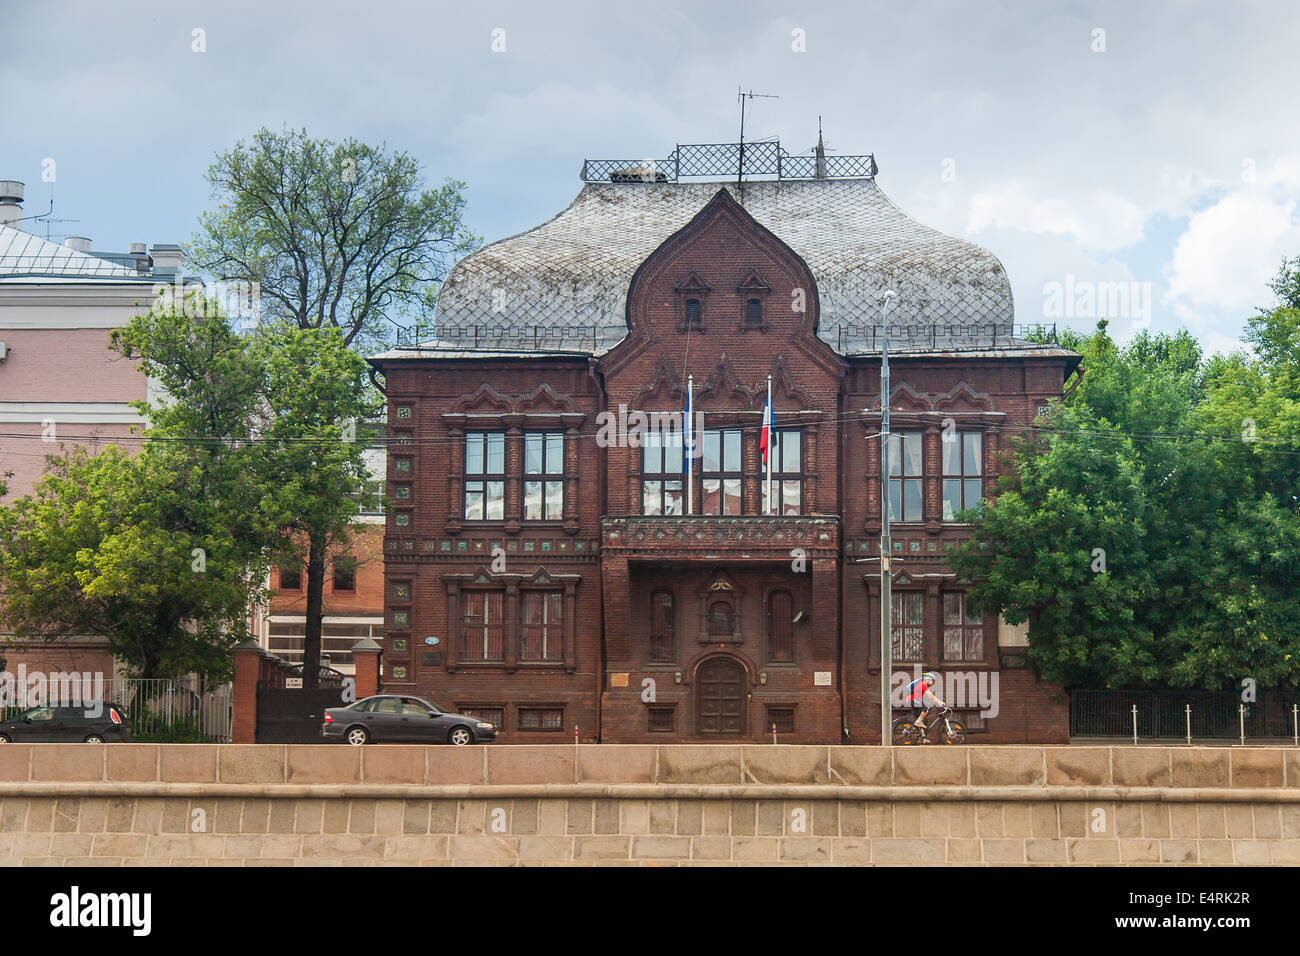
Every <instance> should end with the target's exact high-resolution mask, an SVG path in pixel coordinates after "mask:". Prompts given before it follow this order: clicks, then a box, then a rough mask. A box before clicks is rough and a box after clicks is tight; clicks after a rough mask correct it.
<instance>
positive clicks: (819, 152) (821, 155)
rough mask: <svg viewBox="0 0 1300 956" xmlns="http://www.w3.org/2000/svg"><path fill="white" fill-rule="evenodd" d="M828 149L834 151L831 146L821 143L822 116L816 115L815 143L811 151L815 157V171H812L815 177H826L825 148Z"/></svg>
mask: <svg viewBox="0 0 1300 956" xmlns="http://www.w3.org/2000/svg"><path fill="white" fill-rule="evenodd" d="M828 149H830V150H831V151H832V152H834V150H833V149H832V147H830V146H826V145H823V143H822V118H821V117H820V116H818V117H817V145H816V146H815V147H814V148H813V153H814V155H815V156H816V157H817V168H816V171H815V172H814V173H813V175H814V177H815V178H817V179H825V178H826V150H828Z"/></svg>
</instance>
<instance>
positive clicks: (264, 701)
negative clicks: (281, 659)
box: [257, 664, 355, 744]
mask: <svg viewBox="0 0 1300 956" xmlns="http://www.w3.org/2000/svg"><path fill="white" fill-rule="evenodd" d="M302 674H303V669H302V665H301V664H300V665H298V666H297V667H291V668H286V669H285V670H283V671H281V672H279V673H277V674H276V676H275V677H274V678H273V679H271V680H264V681H258V683H257V742H258V743H259V744H318V743H321V742H322V738H321V735H320V726H321V721H322V720H323V719H324V716H325V708H327V707H343V706H345V705H346V704H349V703H351V700H349V699H346V698H345V692H346V693H347V696H348V697H351V691H352V690H353V688H354V686H355V685H354V684H353V683H352V681H351V680H350V679H349V678H348V677H346V676H345V675H344V674H343V673H342V672H340V671H336V670H334V669H333V668H332V667H324V666H322V667H321V669H320V676H319V677H318V678H317V686H316V689H315V690H305V689H304V688H303V687H301V686H289V685H290V684H291V683H297V684H299V685H300V684H301V681H302Z"/></svg>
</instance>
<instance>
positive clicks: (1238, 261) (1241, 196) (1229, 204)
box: [1169, 189, 1300, 323]
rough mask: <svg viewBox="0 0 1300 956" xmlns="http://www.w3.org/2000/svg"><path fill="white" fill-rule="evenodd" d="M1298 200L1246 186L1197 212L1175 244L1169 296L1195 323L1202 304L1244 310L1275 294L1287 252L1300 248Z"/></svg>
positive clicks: (1262, 303)
mask: <svg viewBox="0 0 1300 956" xmlns="http://www.w3.org/2000/svg"><path fill="white" fill-rule="evenodd" d="M1295 210H1296V200H1294V199H1286V198H1281V197H1273V196H1270V195H1268V194H1267V193H1264V192H1262V191H1256V190H1250V189H1242V190H1238V191H1235V192H1232V193H1229V194H1228V195H1226V196H1224V197H1223V198H1222V199H1220V200H1219V201H1218V202H1216V203H1215V204H1214V205H1213V206H1210V207H1209V208H1208V209H1204V210H1202V211H1200V212H1198V213H1195V214H1194V215H1193V216H1192V217H1191V219H1190V220H1189V221H1188V223H1187V229H1186V231H1184V232H1183V234H1182V236H1180V237H1179V239H1178V243H1177V245H1176V246H1175V247H1174V253H1173V258H1172V261H1171V265H1170V276H1169V297H1170V298H1171V299H1173V300H1175V302H1176V308H1177V309H1178V311H1179V313H1180V315H1182V316H1183V317H1184V318H1185V319H1186V320H1187V321H1188V322H1189V323H1198V312H1197V308H1198V307H1206V306H1208V307H1210V308H1214V309H1236V310H1241V309H1242V308H1243V307H1244V306H1247V305H1248V304H1251V303H1255V304H1259V305H1264V304H1266V303H1267V302H1268V300H1269V292H1268V282H1269V280H1270V279H1272V278H1273V276H1274V275H1275V274H1276V273H1277V268H1278V264H1279V263H1280V262H1281V260H1282V258H1283V257H1284V256H1295V255H1297V254H1300V226H1297V223H1296V219H1295Z"/></svg>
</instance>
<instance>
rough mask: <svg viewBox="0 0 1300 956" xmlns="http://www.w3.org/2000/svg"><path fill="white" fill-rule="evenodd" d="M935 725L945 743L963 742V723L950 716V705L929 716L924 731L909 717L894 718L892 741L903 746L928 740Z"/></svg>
mask: <svg viewBox="0 0 1300 956" xmlns="http://www.w3.org/2000/svg"><path fill="white" fill-rule="evenodd" d="M935 727H939V728H940V734H939V737H940V739H941V740H942V741H943V742H944V743H945V744H963V743H965V742H966V726H965V724H963V723H962V722H961V721H960V720H956V719H955V718H954V717H953V716H952V708H951V707H944V708H943V709H941V710H940V711H939V712H938V714H937V715H934V716H932V717H931V718H930V723H929V724H928V725H927V726H926V728H925V730H924V732H923V731H922V730H921V729H920V728H919V727H917V726H916V724H915V723H913V721H912V718H911V717H907V716H904V717H899V718H897V719H895V720H894V724H893V728H894V730H893V733H894V743H895V744H898V745H900V746H904V747H907V746H911V745H913V744H922V743H926V742H928V740H929V737H930V731H932V730H933V729H934V728H935Z"/></svg>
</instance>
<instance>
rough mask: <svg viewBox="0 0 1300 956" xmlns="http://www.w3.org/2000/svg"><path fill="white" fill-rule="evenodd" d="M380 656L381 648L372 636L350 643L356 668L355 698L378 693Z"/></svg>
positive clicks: (358, 698) (381, 653) (381, 654)
mask: <svg viewBox="0 0 1300 956" xmlns="http://www.w3.org/2000/svg"><path fill="white" fill-rule="evenodd" d="M382 656H383V648H381V647H380V646H379V644H378V642H377V641H376V640H375V639H374V638H373V637H366V638H362V639H361V640H359V641H357V642H356V643H355V644H353V645H352V660H353V662H354V663H355V664H356V669H357V670H356V682H357V686H356V696H357V700H361V699H362V698H363V697H373V696H374V695H375V694H378V693H379V659H380V657H382Z"/></svg>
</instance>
